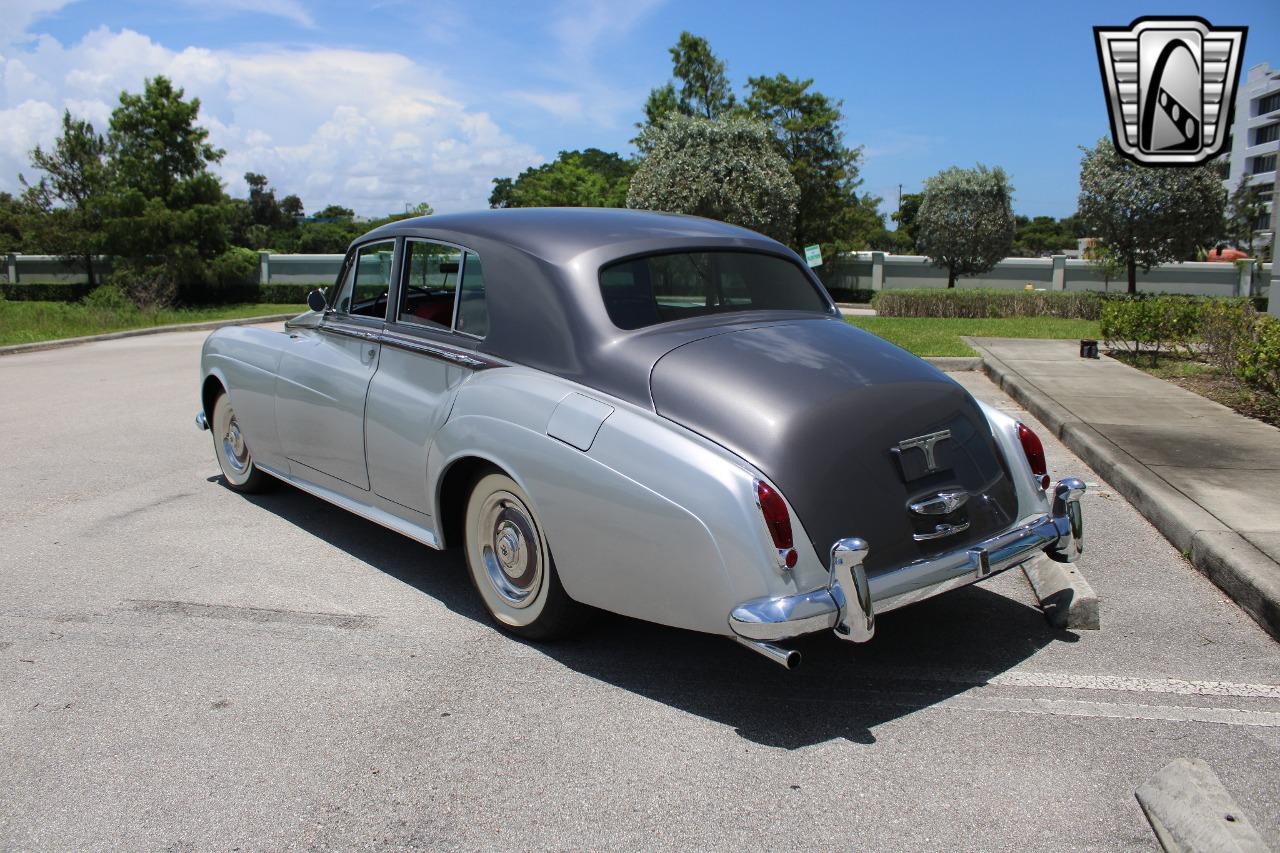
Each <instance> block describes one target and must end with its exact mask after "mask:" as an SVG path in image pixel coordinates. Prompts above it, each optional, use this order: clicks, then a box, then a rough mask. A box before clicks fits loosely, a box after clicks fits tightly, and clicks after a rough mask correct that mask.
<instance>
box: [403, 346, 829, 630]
mask: <svg viewBox="0 0 1280 853" xmlns="http://www.w3.org/2000/svg"><path fill="white" fill-rule="evenodd" d="M574 393H577V394H582V395H584V396H588V397H591V398H592V399H594V400H598V401H600V402H603V403H605V404H607V405H608V406H610V407H612V408H613V412H612V413H611V414H609V415H608V416H607V417H606V418H605V420H604V422H603V423H602V424H601V425H600V428H599V431H598V432H597V433H596V435H595V438H594V441H593V442H592V443H591V444H590V448H589V449H588V450H581V449H579V448H578V447H575V446H573V445H571V444H569V443H567V442H565V441H561V440H559V439H556V438H552V437H550V436H549V435H547V434H546V431H547V425H548V423H549V422H550V420H551V416H552V413H553V412H554V411H555V409H556V406H557V404H558V403H559V402H560V401H561V400H563V399H564V398H565V397H567V396H568V395H570V394H574ZM467 457H479V458H483V459H486V460H488V461H489V462H491V463H492V464H494V465H496V466H497V467H499V468H501V469H503V470H504V471H506V472H507V473H508V474H510V475H511V477H512V479H514V480H516V482H517V483H519V484H520V486H521V488H522V489H524V491H525V493H526V494H527V495H528V496H529V498H530V501H531V502H532V503H533V507H532V509H533V511H534V512H535V513H536V514H537V516H538V518H539V520H540V522H541V524H542V526H543V528H544V532H545V534H546V537H547V543H548V545H549V547H550V548H551V551H552V553H553V555H554V556H555V560H556V567H557V570H558V572H559V574H560V578H561V580H562V582H563V583H564V586H565V590H566V591H567V592H568V593H569V595H570V596H571V597H572V598H574V599H575V600H577V601H581V602H583V603H584V604H590V605H592V606H595V607H599V608H601V609H604V610H609V611H612V612H615V613H621V614H623V615H626V616H632V617H635V618H639V619H645V620H648V621H651V622H657V623H660V624H665V625H672V626H675V627H681V628H690V629H693V630H698V631H705V632H710V633H718V634H725V635H728V634H730V631H729V629H728V625H727V622H726V614H727V613H728V612H729V611H730V610H732V608H733V607H734V606H735V605H736V604H737V603H738V602H740V601H743V600H745V599H748V598H752V597H758V596H762V595H771V594H783V593H786V592H793V591H795V589H796V588H797V587H796V582H795V575H794V574H793V573H787V572H783V571H782V570H781V568H780V566H779V565H778V563H777V558H776V554H775V553H774V551H773V548H772V543H771V541H770V540H769V539H768V532H767V530H766V529H765V527H764V523H763V520H762V519H761V518H760V514H759V510H758V509H757V508H756V506H755V490H754V480H755V479H756V477H757V476H759V475H758V474H757V473H756V472H754V471H753V470H752V469H751V468H750V466H748V465H746V463H744V462H742V460H740V459H737V457H734V456H733V455H732V454H729V453H728V452H727V451H725V450H723V448H719V447H716V446H715V445H711V444H710V443H709V442H706V441H705V440H703V439H701V438H699V437H697V436H693V435H692V434H690V433H687V431H685V430H683V429H682V428H680V427H677V426H676V425H674V424H671V423H670V422H668V421H666V420H665V419H662V418H659V417H658V416H656V415H654V414H653V413H651V412H646V411H644V410H642V409H638V408H637V407H634V406H632V405H630V404H628V403H625V402H623V401H620V400H617V399H616V398H612V397H609V396H608V395H603V394H600V393H599V392H596V391H592V390H589V389H586V388H583V387H582V386H578V385H576V384H574V383H571V382H567V381H564V380H561V379H557V378H555V377H548V376H546V375H545V374H540V373H538V372H536V371H526V370H524V369H520V368H513V369H510V370H494V371H485V372H484V373H480V374H476V375H474V376H473V377H472V378H471V379H469V380H468V381H467V383H466V384H465V385H464V386H463V388H462V389H461V390H460V391H459V394H458V398H457V401H456V403H455V405H454V409H453V413H452V415H451V417H450V420H449V421H448V423H446V424H445V426H444V427H443V428H441V430H440V431H439V432H438V433H437V435H436V437H435V441H434V444H433V446H432V449H431V453H430V456H429V459H428V477H429V478H430V480H431V482H432V483H433V484H434V488H433V489H432V492H433V494H435V495H436V500H437V501H438V500H439V484H440V483H441V482H442V479H443V476H444V474H445V473H446V472H447V471H448V469H449V466H450V465H452V464H453V463H454V462H456V461H457V460H460V459H463V458H467ZM436 510H437V514H438V513H439V512H440V511H446V512H460V511H462V508H461V507H439V506H437V507H436ZM793 522H794V524H795V530H796V534H797V535H796V539H797V547H798V548H799V547H800V546H801V545H802V544H803V546H804V548H805V549H808V553H805V551H802V552H801V562H802V563H806V564H807V566H806V569H807V571H809V572H813V571H814V570H815V569H816V571H817V573H818V574H819V577H820V579H816V580H815V579H810V578H806V579H805V582H806V583H808V584H809V585H810V586H815V585H821V584H824V583H825V582H826V572H825V570H824V569H823V568H822V566H821V563H820V562H819V561H818V560H817V557H816V555H814V554H813V553H812V549H811V547H810V546H809V545H808V540H807V537H805V536H804V535H803V531H802V530H801V529H800V527H799V523H798V521H797V520H795V519H794V515H793ZM451 544H457V543H451ZM797 570H800V566H797Z"/></svg>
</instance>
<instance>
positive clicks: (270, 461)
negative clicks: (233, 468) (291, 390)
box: [200, 326, 289, 470]
mask: <svg viewBox="0 0 1280 853" xmlns="http://www.w3.org/2000/svg"><path fill="white" fill-rule="evenodd" d="M288 340H289V339H288V336H287V335H284V334H282V333H280V332H275V331H271V330H269V329H255V328H253V327H248V326H228V327H224V328H221V329H218V330H216V331H214V332H213V333H212V334H210V335H209V337H207V338H206V339H205V342H204V346H203V348H202V349H201V354H200V382H201V387H202V388H203V385H204V382H205V380H207V379H208V377H210V376H214V377H217V379H218V381H219V382H221V383H222V386H223V387H224V388H226V390H227V394H228V395H229V396H230V398H231V406H232V408H233V409H234V410H235V413H236V421H237V422H238V423H239V424H240V429H241V430H242V431H243V432H244V436H245V441H246V442H248V444H249V446H250V447H251V448H252V449H253V455H254V458H256V459H257V460H258V461H259V462H261V463H263V464H265V465H268V466H275V467H278V468H283V469H285V470H287V462H286V461H285V460H284V457H283V456H282V455H281V451H280V438H279V433H278V430H277V427H276V374H277V372H278V370H279V367H280V357H281V354H282V352H283V345H284V344H285V343H286V342H287V341H288ZM206 415H208V416H209V417H212V416H213V412H206Z"/></svg>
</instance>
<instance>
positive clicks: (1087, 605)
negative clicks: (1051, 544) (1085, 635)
mask: <svg viewBox="0 0 1280 853" xmlns="http://www.w3.org/2000/svg"><path fill="white" fill-rule="evenodd" d="M1022 573H1023V574H1024V575H1026V578H1027V582H1028V583H1030V584H1031V589H1032V591H1033V592H1035V596H1036V599H1037V600H1038V601H1039V602H1040V609H1041V610H1043V611H1044V616H1045V618H1046V619H1048V620H1049V624H1050V625H1052V626H1053V627H1055V628H1070V629H1074V630H1078V631H1097V630H1098V629H1099V628H1101V607H1100V606H1099V604H1098V594H1097V593H1096V592H1094V591H1093V587H1092V586H1090V585H1089V581H1087V580H1086V579H1085V577H1084V575H1082V574H1081V573H1080V570H1079V569H1078V568H1076V564H1074V563H1070V564H1062V563H1055V562H1054V561H1053V560H1050V559H1049V558H1048V557H1036V558H1035V559H1033V560H1029V561H1028V562H1026V563H1023V564H1022Z"/></svg>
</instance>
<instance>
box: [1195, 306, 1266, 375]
mask: <svg viewBox="0 0 1280 853" xmlns="http://www.w3.org/2000/svg"><path fill="white" fill-rule="evenodd" d="M1257 316H1258V312H1257V311H1256V310H1254V307H1253V305H1252V304H1251V303H1250V302H1249V301H1248V300H1243V299H1214V300H1211V301H1209V302H1207V303H1205V305H1204V306H1203V308H1202V309H1201V314H1200V320H1201V323H1200V339H1201V340H1202V341H1204V355H1205V359H1206V360H1207V361H1209V362H1210V363H1211V364H1213V365H1215V366H1216V367H1218V368H1219V369H1221V370H1222V371H1223V372H1225V373H1229V374H1231V373H1235V372H1236V366H1237V364H1238V363H1239V360H1240V352H1241V349H1242V347H1244V346H1245V345H1246V344H1248V342H1249V341H1250V340H1251V339H1252V336H1253V324H1254V320H1256V319H1257Z"/></svg>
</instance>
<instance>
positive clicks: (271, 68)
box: [0, 3, 542, 215]
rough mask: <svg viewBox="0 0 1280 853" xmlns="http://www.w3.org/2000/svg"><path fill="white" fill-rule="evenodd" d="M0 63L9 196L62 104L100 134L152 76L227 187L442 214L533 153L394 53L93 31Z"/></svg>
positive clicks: (449, 86)
mask: <svg viewBox="0 0 1280 853" xmlns="http://www.w3.org/2000/svg"><path fill="white" fill-rule="evenodd" d="M266 5H272V4H270V3H267V4H266ZM276 5H278V4H276ZM0 66H2V67H3V69H4V85H5V89H4V95H3V101H2V102H0V189H7V190H10V191H12V190H13V189H15V188H16V185H17V177H16V176H17V173H18V172H19V171H23V170H27V171H29V165H28V158H27V152H28V151H29V150H30V148H31V147H32V146H33V145H35V144H36V143H37V142H39V143H47V142H49V141H50V140H52V139H53V137H54V136H55V135H56V133H57V128H58V125H59V120H60V116H61V113H62V111H63V109H64V108H69V109H71V110H72V112H73V113H74V114H76V115H77V116H82V117H84V118H88V119H90V120H91V121H93V122H94V125H95V126H96V127H98V128H99V130H105V126H106V122H107V119H108V118H109V116H110V112H111V109H112V107H113V106H114V105H115V104H116V102H117V100H118V98H119V94H120V92H121V91H122V90H127V91H131V92H137V91H139V90H141V88H142V83H143V80H144V79H145V78H146V77H152V76H155V75H157V74H163V75H166V76H168V77H170V78H171V79H172V80H174V82H175V83H176V84H177V85H179V86H183V87H184V88H185V89H186V94H187V96H188V97H191V96H197V97H199V98H200V101H201V111H200V121H201V123H202V124H203V125H204V126H205V127H207V128H208V129H209V131H210V137H211V141H212V142H213V143H214V144H215V145H217V146H219V147H221V148H224V149H225V150H226V151H227V156H226V158H225V159H224V160H223V162H222V163H221V165H220V166H219V167H218V168H217V171H218V172H219V173H220V174H221V175H222V177H223V178H224V180H226V182H227V185H228V190H229V191H230V192H231V193H232V194H233V195H242V194H243V193H244V192H245V188H244V183H243V174H244V173H245V172H246V171H254V172H261V173H263V174H265V175H267V177H268V178H269V179H270V181H271V183H272V185H273V186H275V188H276V189H277V191H278V192H279V193H280V194H287V193H297V194H298V195H300V196H301V197H302V199H303V201H304V203H305V204H306V205H307V208H308V209H309V210H317V209H319V208H320V207H323V206H324V205H326V204H330V203H339V204H343V205H346V206H349V207H353V208H355V209H356V210H357V211H359V212H361V213H366V214H371V215H378V214H383V213H387V212H390V211H393V210H399V209H402V208H403V206H404V204H405V203H409V204H417V203H419V202H422V201H427V202H430V203H431V204H432V205H433V206H434V207H435V208H436V210H439V211H442V212H445V211H449V210H459V209H466V208H476V207H483V206H485V205H486V203H487V199H488V195H489V191H490V189H491V184H490V182H491V180H492V179H493V178H494V177H496V176H501V175H513V174H518V173H519V172H520V171H522V170H523V169H525V168H526V167H528V166H529V165H531V164H535V163H538V162H541V160H542V158H541V157H540V156H539V155H538V153H537V152H536V151H535V150H533V149H532V148H531V147H530V146H528V145H525V144H522V143H519V142H517V141H516V140H514V139H512V138H511V137H510V136H509V135H508V134H507V133H505V132H504V131H503V130H502V129H501V128H500V127H499V126H498V124H497V123H496V122H494V120H493V119H492V118H491V117H490V116H489V115H487V114H486V113H484V112H481V111H475V110H473V109H471V108H469V107H468V106H467V105H466V103H465V102H464V100H463V99H462V97H461V96H460V95H459V94H458V93H459V92H460V91H461V87H459V86H458V85H456V84H455V83H453V82H452V81H450V80H449V79H448V78H446V77H445V76H443V75H442V74H440V73H439V72H437V71H435V70H433V69H431V68H428V67H426V66H424V65H422V64H420V63H418V62H415V61H414V60H411V59H410V58H408V57H406V56H404V55H401V54H396V53H386V52H372V51H358V50H339V49H331V48H318V47H317V48H296V49H287V48H273V47H270V46H267V47H262V46H258V47H256V48H255V49H254V50H253V51H252V52H238V51H232V50H208V49H205V48H199V47H188V48H186V49H184V50H178V51H175V50H171V49H169V48H166V47H164V46H163V45H160V44H158V43H156V42H154V41H152V40H151V39H150V38H148V37H147V36H145V35H143V34H140V33H136V32H133V31H130V30H122V31H112V30H109V29H106V28H101V29H98V30H94V31H93V32H90V33H88V34H87V35H85V36H84V38H83V39H81V41H80V42H79V43H77V44H75V45H71V46H63V45H61V44H59V43H58V42H57V41H56V40H54V39H52V38H50V37H48V36H41V37H39V38H37V39H34V40H31V41H29V42H28V43H27V44H26V45H24V46H22V47H21V48H19V49H17V50H12V49H11V50H9V51H7V55H6V56H3V57H0ZM10 69H12V72H10Z"/></svg>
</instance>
